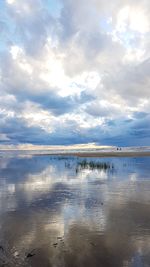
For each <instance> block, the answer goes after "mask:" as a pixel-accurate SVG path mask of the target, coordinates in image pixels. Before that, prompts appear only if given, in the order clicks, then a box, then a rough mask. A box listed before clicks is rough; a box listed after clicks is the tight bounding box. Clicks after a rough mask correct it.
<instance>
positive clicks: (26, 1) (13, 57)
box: [0, 0, 150, 146]
mask: <svg viewBox="0 0 150 267" xmlns="http://www.w3.org/2000/svg"><path fill="white" fill-rule="evenodd" d="M149 17H150V1H149V0H112V1H109V3H108V1H106V0H88V1H87V0H1V1H0V144H1V145H18V144H23V145H24V144H32V145H72V144H89V143H97V144H98V145H112V146H113V145H117V146H147V145H150V49H149V45H150V20H149Z"/></svg>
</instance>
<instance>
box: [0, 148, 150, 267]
mask: <svg viewBox="0 0 150 267" xmlns="http://www.w3.org/2000/svg"><path fill="white" fill-rule="evenodd" d="M149 192H150V158H149V157H145V158H103V159H102V158H101V159H93V158H92V159H90V158H89V159H81V158H77V157H61V156H31V155H29V156H28V155H27V154H26V155H25V156H23V155H19V154H18V155H13V154H11V153H8V154H1V155H0V266H12V267H14V266H15V267H16V266H37V267H38V266H40V267H45V266H46V267H48V266H58V267H59V266H60V267H82V266H86V267H94V266H96V267H97V266H100V267H101V266H102V267H103V266H104V267H105V266H106V267H128V266H129V267H143V266H144V267H147V266H150V193H149Z"/></svg>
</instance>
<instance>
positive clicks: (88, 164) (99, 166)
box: [78, 159, 114, 171]
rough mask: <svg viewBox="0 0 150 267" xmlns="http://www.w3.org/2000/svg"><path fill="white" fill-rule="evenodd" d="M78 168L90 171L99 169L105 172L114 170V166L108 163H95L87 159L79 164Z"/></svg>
mask: <svg viewBox="0 0 150 267" xmlns="http://www.w3.org/2000/svg"><path fill="white" fill-rule="evenodd" d="M78 167H79V168H80V169H90V170H94V169H98V170H104V171H106V170H110V169H114V165H113V164H110V163H108V162H95V161H93V160H91V161H87V160H86V159H84V160H82V161H80V162H78Z"/></svg>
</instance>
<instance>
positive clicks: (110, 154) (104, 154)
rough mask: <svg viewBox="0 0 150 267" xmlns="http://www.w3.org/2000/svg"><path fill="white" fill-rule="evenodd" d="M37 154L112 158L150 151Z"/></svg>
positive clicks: (145, 153) (134, 155) (147, 155)
mask: <svg viewBox="0 0 150 267" xmlns="http://www.w3.org/2000/svg"><path fill="white" fill-rule="evenodd" d="M35 155H38V156H40V155H45V156H53V155H58V156H76V157H91V158H105V157H108V158H111V157H133V158H134V157H150V151H111V152H110V151H108V152H107V151H106V152H56V153H44V154H35Z"/></svg>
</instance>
